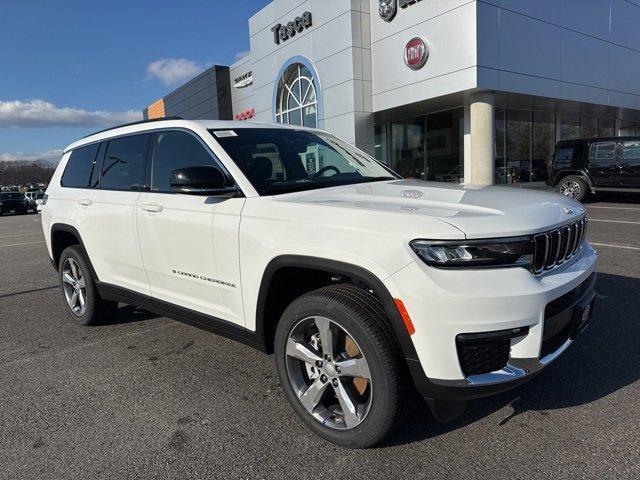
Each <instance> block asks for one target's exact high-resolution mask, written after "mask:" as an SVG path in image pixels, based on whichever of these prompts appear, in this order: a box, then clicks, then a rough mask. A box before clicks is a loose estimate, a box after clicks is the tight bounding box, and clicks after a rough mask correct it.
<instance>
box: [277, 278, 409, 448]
mask: <svg viewBox="0 0 640 480" xmlns="http://www.w3.org/2000/svg"><path fill="white" fill-rule="evenodd" d="M384 315H385V314H384V308H383V306H382V304H381V303H380V302H379V301H378V300H377V299H376V298H375V297H374V296H373V295H371V294H370V293H368V292H367V291H364V290H362V289H359V288H356V287H353V286H351V285H334V286H330V287H325V288H321V289H318V290H315V291H313V292H310V293H307V294H305V295H303V296H301V297H300V298H298V299H296V300H295V301H293V302H292V303H291V305H289V307H287V309H286V310H285V312H284V313H283V315H282V318H281V319H280V322H279V323H278V327H277V330H276V339H275V355H276V364H277V367H278V374H279V376H280V382H281V384H282V386H283V389H284V391H285V394H286V396H287V399H288V400H289V402H290V403H291V405H292V406H293V408H294V410H295V411H296V413H297V414H298V416H299V417H300V418H301V419H302V421H303V422H304V423H305V425H307V427H309V428H310V429H311V430H313V431H314V432H315V433H316V434H318V435H320V436H321V437H323V438H324V439H326V440H328V441H330V442H332V443H335V444H337V445H341V446H347V447H352V448H366V447H370V446H372V445H375V444H376V443H378V442H380V441H381V440H382V439H384V438H385V437H386V436H387V435H388V434H389V433H390V432H391V431H392V430H393V429H394V427H396V426H397V424H398V422H399V418H400V414H401V411H402V410H403V403H404V401H405V399H406V395H404V386H405V380H404V377H403V374H402V369H401V368H400V360H399V355H398V352H397V351H396V349H395V348H394V347H393V342H392V340H391V339H390V338H389V335H388V334H387V333H386V330H385V328H384V323H385V322H386V318H385V316H384Z"/></svg>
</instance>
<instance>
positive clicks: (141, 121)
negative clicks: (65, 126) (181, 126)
mask: <svg viewBox="0 0 640 480" xmlns="http://www.w3.org/2000/svg"><path fill="white" fill-rule="evenodd" d="M163 120H184V119H183V118H182V117H162V118H150V119H148V120H138V121H137V122H131V123H123V124H122V125H115V126H113V127H109V128H105V129H104V130H98V131H97V132H93V133H90V134H89V135H85V136H84V137H82V138H87V137H90V136H92V135H97V134H99V133H104V132H108V131H109V130H115V129H116V128H122V127H130V126H132V125H140V124H143V123H151V122H161V121H163Z"/></svg>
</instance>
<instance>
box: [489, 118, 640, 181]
mask: <svg viewBox="0 0 640 480" xmlns="http://www.w3.org/2000/svg"><path fill="white" fill-rule="evenodd" d="M495 118H496V124H495V127H496V160H495V182H496V183H502V184H509V183H522V182H541V181H544V180H546V179H547V175H548V167H549V165H550V163H551V159H552V157H553V153H554V151H555V145H556V143H557V142H559V141H560V140H571V139H574V138H589V137H616V136H633V135H636V134H640V124H639V122H635V121H633V120H620V119H615V118H611V117H604V116H600V117H597V116H596V117H593V116H586V115H566V114H555V113H549V112H538V111H531V110H517V109H506V108H498V109H496V117H495Z"/></svg>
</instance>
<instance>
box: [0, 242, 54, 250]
mask: <svg viewBox="0 0 640 480" xmlns="http://www.w3.org/2000/svg"><path fill="white" fill-rule="evenodd" d="M38 243H44V240H42V241H41V242H27V243H12V244H10V245H0V248H5V247H19V246H20V245H36V244H38Z"/></svg>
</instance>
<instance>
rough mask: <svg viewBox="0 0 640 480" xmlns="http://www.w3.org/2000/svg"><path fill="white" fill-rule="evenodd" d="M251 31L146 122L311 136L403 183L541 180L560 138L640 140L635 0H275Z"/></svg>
mask: <svg viewBox="0 0 640 480" xmlns="http://www.w3.org/2000/svg"><path fill="white" fill-rule="evenodd" d="M249 34H250V45H251V50H250V53H249V54H248V55H247V56H246V57H245V58H243V59H241V60H239V61H238V62H236V63H235V64H233V65H231V66H219V65H216V66H213V67H211V68H209V69H208V70H206V71H205V72H203V73H201V74H200V75H198V76H197V77H196V78H194V79H192V80H191V81H189V82H188V83H186V84H185V85H183V86H181V87H179V88H178V89H176V90H175V91H173V92H171V93H170V94H168V95H167V96H166V97H164V98H162V99H160V100H158V101H157V102H155V103H153V104H152V105H150V106H149V107H148V108H146V109H145V117H147V118H157V117H162V116H180V117H183V118H207V119H212V118H213V119H238V120H252V121H258V122H278V123H288V124H294V125H304V126H309V127H318V128H321V129H324V130H328V131H330V132H333V133H335V134H336V135H338V136H340V137H342V138H343V139H345V140H347V141H348V142H351V143H353V144H354V145H356V146H358V147H359V148H361V149H363V150H365V151H366V152H368V153H370V154H372V155H374V156H375V157H376V158H377V159H378V160H381V161H383V162H385V163H387V164H388V165H389V166H390V167H391V168H393V169H394V170H395V171H397V172H398V173H400V174H401V175H402V176H404V177H406V178H422V179H426V180H438V181H450V182H467V183H468V182H473V183H484V184H487V183H503V184H504V183H509V184H513V183H528V182H541V181H544V180H545V179H546V175H547V169H546V165H547V164H548V162H549V160H550V159H551V157H552V155H553V151H554V146H555V144H556V142H557V141H559V140H562V139H571V138H579V137H595V136H602V137H610V136H625V135H636V134H638V135H640V0H537V1H531V0H483V1H469V0H306V1H303V0H275V1H273V2H272V3H270V4H268V5H267V6H266V7H264V8H263V9H262V10H260V11H259V12H257V13H256V14H255V15H253V16H252V17H251V18H249ZM223 40H224V39H222V38H221V39H220V41H223Z"/></svg>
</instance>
